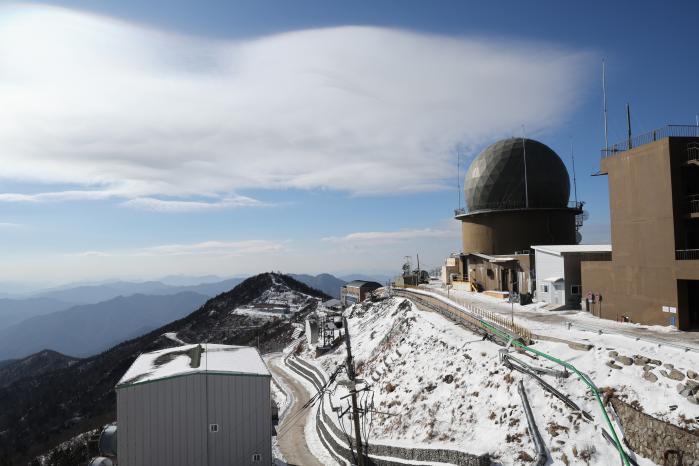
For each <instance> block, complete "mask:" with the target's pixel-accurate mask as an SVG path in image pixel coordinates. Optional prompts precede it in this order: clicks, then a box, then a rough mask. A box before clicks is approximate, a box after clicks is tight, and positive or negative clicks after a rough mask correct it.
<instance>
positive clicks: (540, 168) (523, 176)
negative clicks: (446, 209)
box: [455, 138, 582, 255]
mask: <svg viewBox="0 0 699 466" xmlns="http://www.w3.org/2000/svg"><path fill="white" fill-rule="evenodd" d="M464 193H465V198H466V203H467V206H468V208H467V209H457V210H456V211H455V218H456V219H457V220H460V221H461V231H462V250H463V252H464V253H481V254H489V255H499V254H513V253H515V252H520V251H527V250H529V249H530V248H531V245H533V244H552V245H553V244H575V243H576V242H577V238H576V233H577V226H578V225H577V223H576V222H577V220H578V218H577V217H578V216H580V215H581V214H582V203H579V202H573V203H569V202H568V199H569V196H570V179H569V177H568V170H566V167H565V164H564V163H563V161H562V160H561V158H560V157H559V156H558V155H557V154H556V153H555V152H554V151H553V150H552V149H551V148H550V147H548V146H547V145H545V144H542V143H541V142H539V141H535V140H533V139H525V138H509V139H503V140H501V141H498V142H496V143H495V144H492V145H490V146H488V147H487V148H486V149H485V150H484V151H483V152H481V153H480V155H478V157H476V158H475V159H474V161H473V162H472V163H471V166H470V167H469V168H468V171H467V172H466V177H465V180H464Z"/></svg>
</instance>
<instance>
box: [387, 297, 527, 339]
mask: <svg viewBox="0 0 699 466" xmlns="http://www.w3.org/2000/svg"><path fill="white" fill-rule="evenodd" d="M399 289H400V288H397V287H396V291H397V290H399ZM406 291H412V290H406ZM430 291H431V292H437V293H439V294H440V295H442V296H444V297H445V298H447V299H449V300H450V301H453V302H455V303H456V304H458V305H459V306H461V307H462V308H464V309H465V310H466V311H467V313H464V312H463V311H461V310H459V309H457V308H455V307H454V306H450V305H449V304H447V303H445V302H442V301H439V302H438V303H436V304H438V305H439V306H440V307H442V308H444V310H446V311H447V312H449V313H451V314H453V315H455V316H456V317H458V318H460V319H462V320H467V321H471V322H472V323H473V324H474V325H476V326H481V325H480V322H479V321H478V319H482V320H484V321H486V322H488V323H491V324H494V325H497V326H498V327H500V328H502V329H505V330H506V331H508V332H510V333H513V334H515V335H518V336H520V337H521V338H522V339H523V340H524V341H525V342H531V341H533V340H532V331H531V330H529V329H528V328H526V327H524V326H523V325H519V324H516V323H515V322H514V321H513V320H512V319H511V318H510V317H507V316H505V315H503V314H500V313H497V312H492V311H487V310H485V309H481V308H480V307H478V306H476V305H474V304H473V303H471V302H468V301H467V300H465V299H462V298H459V297H457V296H454V295H453V294H452V295H450V296H447V294H446V293H444V292H443V291H442V290H437V289H431V290H430ZM420 296H422V297H423V298H431V297H430V296H429V295H427V294H420ZM432 299H434V298H432ZM469 314H470V315H469ZM472 317H476V319H475V320H474V319H472Z"/></svg>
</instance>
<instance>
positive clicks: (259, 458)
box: [252, 453, 262, 463]
mask: <svg viewBox="0 0 699 466" xmlns="http://www.w3.org/2000/svg"><path fill="white" fill-rule="evenodd" d="M261 461H262V455H260V454H259V453H253V454H252V462H253V463H259V462H261Z"/></svg>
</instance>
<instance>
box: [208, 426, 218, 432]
mask: <svg viewBox="0 0 699 466" xmlns="http://www.w3.org/2000/svg"><path fill="white" fill-rule="evenodd" d="M209 432H213V433H216V432H218V424H209Z"/></svg>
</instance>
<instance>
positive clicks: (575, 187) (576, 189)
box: [570, 138, 578, 208]
mask: <svg viewBox="0 0 699 466" xmlns="http://www.w3.org/2000/svg"><path fill="white" fill-rule="evenodd" d="M570 158H571V160H572V161H573V193H575V207H576V208H577V207H578V182H577V180H576V178H575V155H574V154H573V138H571V139H570Z"/></svg>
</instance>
